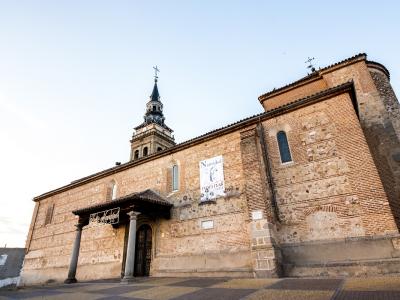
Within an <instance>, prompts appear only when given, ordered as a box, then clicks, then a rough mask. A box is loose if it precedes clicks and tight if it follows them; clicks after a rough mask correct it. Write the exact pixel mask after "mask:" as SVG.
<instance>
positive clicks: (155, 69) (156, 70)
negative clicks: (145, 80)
mask: <svg viewBox="0 0 400 300" xmlns="http://www.w3.org/2000/svg"><path fill="white" fill-rule="evenodd" d="M153 69H154V79H155V80H157V79H158V76H157V73H159V72H160V70H159V69H158V67H157V66H155V67H153Z"/></svg>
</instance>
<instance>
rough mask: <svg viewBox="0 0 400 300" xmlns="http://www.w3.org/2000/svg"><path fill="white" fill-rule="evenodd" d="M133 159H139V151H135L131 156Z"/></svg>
mask: <svg viewBox="0 0 400 300" xmlns="http://www.w3.org/2000/svg"><path fill="white" fill-rule="evenodd" d="M133 158H134V159H138V158H139V150H135V154H134V156H133Z"/></svg>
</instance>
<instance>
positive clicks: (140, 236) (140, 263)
mask: <svg viewBox="0 0 400 300" xmlns="http://www.w3.org/2000/svg"><path fill="white" fill-rule="evenodd" d="M135 249H136V250H135V276H149V274H150V263H151V227H150V226H149V225H147V224H144V225H142V226H140V227H139V229H138V230H137V233H136V248H135Z"/></svg>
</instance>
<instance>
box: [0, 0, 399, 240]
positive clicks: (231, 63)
mask: <svg viewBox="0 0 400 300" xmlns="http://www.w3.org/2000/svg"><path fill="white" fill-rule="evenodd" d="M399 3H400V2H399V1H232V0H230V1H183V0H182V1H71V0H68V1H61V0H58V1H12V0H10V1H0V141H1V144H0V145H1V147H0V183H1V191H2V195H1V197H0V205H1V209H0V246H4V244H6V243H7V246H10V247H11V246H23V245H24V242H25V238H26V234H27V231H28V227H29V224H30V221H31V216H32V211H33V202H32V198H33V197H34V196H36V195H39V194H41V193H44V192H46V191H49V190H50V189H54V188H57V187H60V186H62V185H65V184H67V183H69V182H70V181H72V180H75V179H78V178H80V177H83V176H86V175H89V174H91V173H94V172H97V171H100V170H102V169H105V168H109V167H111V166H113V165H114V163H115V162H116V161H121V162H126V161H127V160H128V158H129V139H130V137H131V135H132V128H133V127H134V126H136V125H138V124H140V123H141V122H142V120H143V114H144V110H145V103H146V102H147V100H148V97H149V95H150V93H151V90H152V86H153V69H152V67H153V66H154V65H158V66H159V68H160V70H161V72H160V74H159V90H160V94H161V99H162V101H163V103H164V113H165V116H166V123H167V125H168V126H169V127H171V128H172V129H174V130H175V138H176V140H177V142H182V141H184V140H186V139H189V138H192V137H195V136H197V135H200V134H202V133H205V132H207V131H209V130H211V129H215V128H218V127H221V126H224V125H226V124H229V123H231V122H235V121H237V120H239V119H241V118H244V117H247V116H250V115H252V114H255V113H259V112H261V111H262V109H261V105H260V104H259V103H258V100H257V97H258V96H259V95H260V94H262V93H264V92H267V91H269V90H271V89H273V88H274V87H279V86H282V85H285V84H287V83H290V82H292V81H294V80H297V79H299V78H300V77H302V76H305V75H307V69H306V65H305V63H304V61H305V60H306V59H307V57H308V56H314V57H315V65H316V66H317V67H323V66H326V65H329V64H331V63H335V62H337V61H339V60H342V59H345V58H347V57H350V56H353V55H355V54H357V53H359V52H366V53H367V54H368V58H369V59H370V60H375V61H378V62H380V63H383V64H384V65H385V66H386V67H387V68H388V69H389V71H390V72H391V82H392V85H393V87H394V89H395V91H396V92H397V94H398V95H399V93H400V80H399V79H400V59H399V55H400V38H399V31H400V21H399V19H400V18H399V15H400V4H399Z"/></svg>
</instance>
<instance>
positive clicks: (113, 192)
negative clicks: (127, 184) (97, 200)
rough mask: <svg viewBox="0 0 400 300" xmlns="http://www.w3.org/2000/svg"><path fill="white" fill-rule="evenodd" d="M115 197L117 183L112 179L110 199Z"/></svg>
mask: <svg viewBox="0 0 400 300" xmlns="http://www.w3.org/2000/svg"><path fill="white" fill-rule="evenodd" d="M116 198H117V184H116V183H115V181H114V182H113V183H112V186H111V200H115V199H116Z"/></svg>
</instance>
